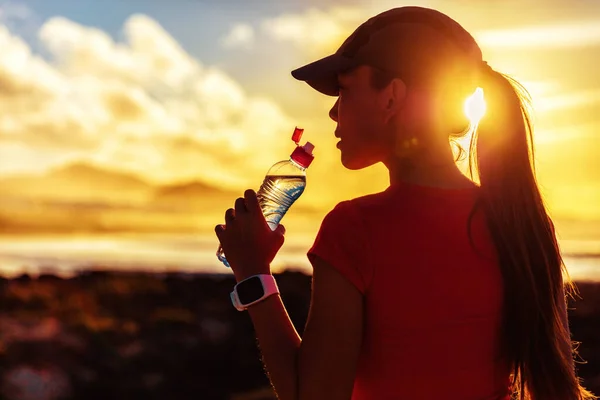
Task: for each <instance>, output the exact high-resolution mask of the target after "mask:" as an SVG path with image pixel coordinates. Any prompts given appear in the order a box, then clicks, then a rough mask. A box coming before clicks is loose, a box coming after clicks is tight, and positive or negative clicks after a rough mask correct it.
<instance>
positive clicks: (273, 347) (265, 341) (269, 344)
mask: <svg viewBox="0 0 600 400" xmlns="http://www.w3.org/2000/svg"><path fill="white" fill-rule="evenodd" d="M248 313H249V314H250V317H251V318H252V323H253V324H254V330H255V331H256V336H257V337H258V342H259V346H260V350H261V353H262V357H263V362H264V364H265V367H266V370H267V373H268V375H269V379H270V380H271V384H272V385H273V387H274V388H275V392H276V393H277V397H278V398H279V399H280V400H296V398H297V393H298V370H297V367H296V359H297V355H298V350H299V348H300V343H301V339H300V336H299V335H298V332H296V329H295V328H294V325H293V324H292V321H291V320H290V318H289V316H288V314H287V311H286V309H285V307H284V305H283V302H282V301H281V297H280V296H279V295H273V296H270V297H268V298H267V299H265V300H264V301H262V302H260V303H257V304H255V305H253V306H251V307H250V308H248Z"/></svg>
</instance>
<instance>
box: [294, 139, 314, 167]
mask: <svg viewBox="0 0 600 400" xmlns="http://www.w3.org/2000/svg"><path fill="white" fill-rule="evenodd" d="M314 148H315V146H314V145H313V144H312V143H311V142H306V144H305V145H304V146H298V147H296V149H295V150H294V152H293V153H292V155H291V156H290V158H291V159H292V160H294V161H295V162H296V163H298V164H300V165H301V166H302V167H303V168H308V166H309V165H310V163H312V162H313V160H314V159H315V156H314V155H313V154H312V151H313V149H314Z"/></svg>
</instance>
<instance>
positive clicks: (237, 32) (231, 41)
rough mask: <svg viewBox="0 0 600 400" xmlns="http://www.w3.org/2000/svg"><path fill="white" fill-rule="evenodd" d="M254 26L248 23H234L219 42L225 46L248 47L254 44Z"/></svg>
mask: <svg viewBox="0 0 600 400" xmlns="http://www.w3.org/2000/svg"><path fill="white" fill-rule="evenodd" d="M254 38H255V33H254V28H253V27H252V25H249V24H244V23H240V24H235V25H234V26H233V27H232V28H231V30H230V31H229V33H228V34H227V35H226V36H225V37H223V39H222V40H221V44H222V45H223V46H224V47H225V48H244V49H250V48H251V47H252V45H253V44H254Z"/></svg>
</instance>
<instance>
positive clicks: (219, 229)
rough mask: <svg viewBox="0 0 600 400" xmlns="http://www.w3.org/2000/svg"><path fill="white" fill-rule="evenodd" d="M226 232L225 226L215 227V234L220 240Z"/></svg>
mask: <svg viewBox="0 0 600 400" xmlns="http://www.w3.org/2000/svg"><path fill="white" fill-rule="evenodd" d="M224 232H225V225H223V224H219V225H217V226H215V233H216V234H217V237H218V238H219V239H221V235H222V234H223V233H224Z"/></svg>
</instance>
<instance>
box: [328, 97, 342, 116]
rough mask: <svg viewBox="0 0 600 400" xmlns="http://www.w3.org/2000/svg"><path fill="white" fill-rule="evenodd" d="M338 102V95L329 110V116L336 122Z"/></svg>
mask: <svg viewBox="0 0 600 400" xmlns="http://www.w3.org/2000/svg"><path fill="white" fill-rule="evenodd" d="M339 102H340V98H339V97H338V98H337V100H336V101H335V104H334V105H333V107H331V110H329V118H331V119H332V120H334V121H335V122H338V104H339Z"/></svg>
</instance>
